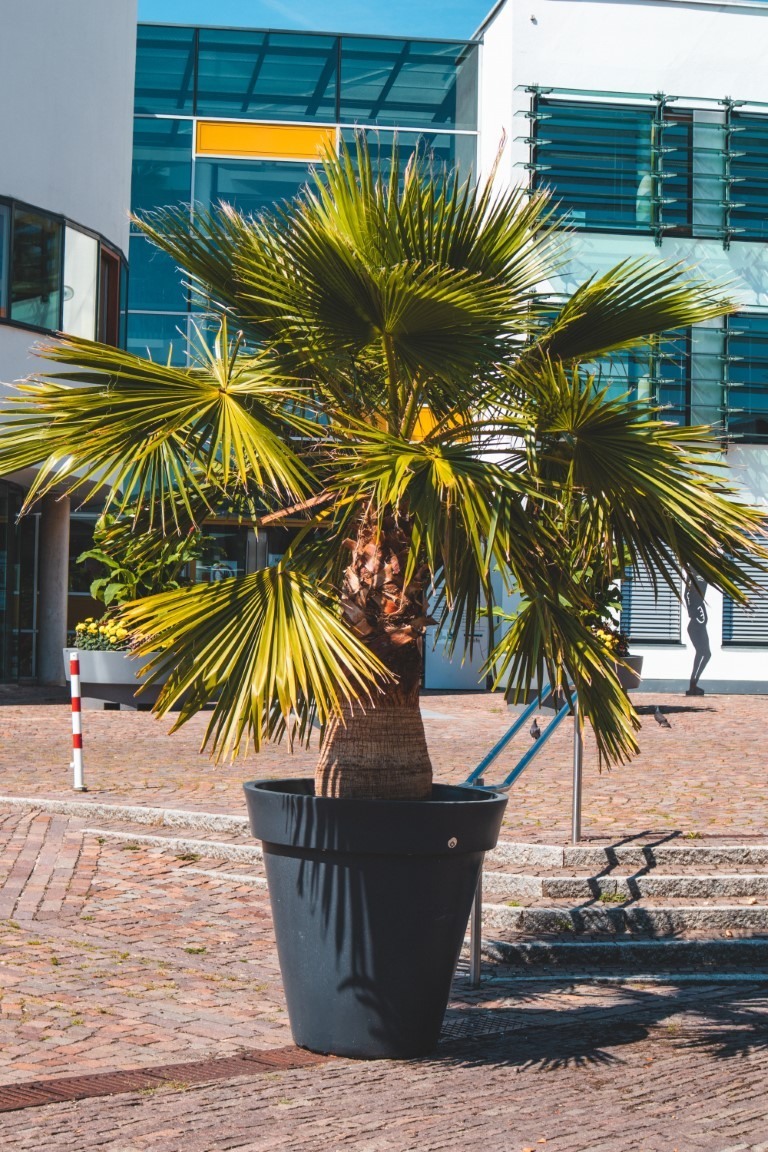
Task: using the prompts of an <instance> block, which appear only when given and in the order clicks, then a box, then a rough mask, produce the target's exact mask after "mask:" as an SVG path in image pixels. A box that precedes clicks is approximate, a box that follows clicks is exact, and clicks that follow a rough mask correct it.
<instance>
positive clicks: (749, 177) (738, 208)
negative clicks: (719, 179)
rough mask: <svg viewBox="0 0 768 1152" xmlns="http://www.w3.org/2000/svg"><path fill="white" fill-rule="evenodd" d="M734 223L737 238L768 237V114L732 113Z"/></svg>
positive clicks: (732, 197) (732, 222) (756, 238)
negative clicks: (767, 207)
mask: <svg viewBox="0 0 768 1152" xmlns="http://www.w3.org/2000/svg"><path fill="white" fill-rule="evenodd" d="M733 127H734V129H735V131H734V133H733V137H732V140H731V147H732V149H733V150H734V155H733V156H732V157H731V164H730V170H731V176H732V177H733V178H734V183H733V184H732V186H731V201H732V204H731V213H730V221H731V226H732V227H733V228H734V229H735V236H736V239H737V240H765V239H766V238H768V211H766V205H768V116H749V115H743V114H742V113H740V112H734V114H733Z"/></svg>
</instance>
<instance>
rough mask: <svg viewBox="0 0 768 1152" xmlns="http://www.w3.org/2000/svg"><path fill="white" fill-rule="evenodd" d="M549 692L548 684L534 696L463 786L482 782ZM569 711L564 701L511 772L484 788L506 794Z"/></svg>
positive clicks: (568, 704) (569, 705)
mask: <svg viewBox="0 0 768 1152" xmlns="http://www.w3.org/2000/svg"><path fill="white" fill-rule="evenodd" d="M549 691H550V687H549V684H545V686H544V688H543V689H542V690H541V692H540V693H539V694H538V695H537V696H536V699H535V700H534V701H533V703H531V704H529V705H528V706H527V707H526V708H524V709H523V711H522V712H521V713H520V715H519V716H518V717H517V719H516V720H515V722H514V724H512V725H511V727H510V728H508V729H507V731H506V732H505V733H504V735H503V736H502V738H501V739H500V740H498V741H497V742H496V744H494V746H493V748H491V750H490V752H489V753H488V754H487V755H486V756H484V757H483V759H482V760H481V761H480V763H479V764H478V766H477V768H475V769H474V771H472V772H470V774H469V776H467V778H466V780H465V781H464V784H465V786H468V787H472V786H473V785H475V784H477V785H479V784H480V781H481V780H483V777H484V773H485V772H486V771H487V769H488V768H489V767H490V766H491V764H493V762H494V760H495V759H496V758H497V757H498V756H500V755H501V753H502V752H503V751H504V749H505V748H506V746H507V745H508V744H509V742H510V741H511V740H512V739H513V738H514V737H515V736H516V735H517V733H518V732H519V731H520V729H521V728H523V727H524V726H525V724H526V723H527V721H528V720H529V719H530V718H531V716H533V714H534V712H537V711H538V710H539V709H540V708H541V701H542V699H544V698H545V697H546V696H547V694H548V693H549ZM570 711H571V704H570V701H567V700H566V703H565V704H563V706H562V708H560V710H559V711H558V712H557V713H556V714H555V716H554V717H553V718H552V719H551V720H550V722H549V724H547V726H546V728H545V729H544V731H543V732H542V734H541V736H539V737H538V739H537V740H536V741H535V742H534V743H533V744H532V745H531V747H530V748H529V749H528V751H527V752H525V753H524V754H523V755H522V756H521V757H520V759H519V760H518V762H517V764H515V766H514V768H513V769H512V771H511V772H510V773H509V775H508V776H506V777H505V778H504V780H503V781H502V782H501V784H486V785H484V787H486V788H491V789H492V790H493V791H494V792H506V791H507V790H508V789H509V788H511V787H512V785H513V784H514V782H515V780H517V778H518V776H520V774H521V773H522V772H524V771H525V769H526V768H527V767H528V765H529V764H530V762H531V760H533V759H534V757H536V756H537V755H538V754H539V752H540V751H541V749H542V748H543V746H544V745H545V744H546V742H547V740H549V738H550V736H553V735H554V733H555V731H556V730H557V728H558V727H559V725H560V724H561V723H562V721H563V720H564V719H565V717H566V716H567V715H568V714H569V712H570Z"/></svg>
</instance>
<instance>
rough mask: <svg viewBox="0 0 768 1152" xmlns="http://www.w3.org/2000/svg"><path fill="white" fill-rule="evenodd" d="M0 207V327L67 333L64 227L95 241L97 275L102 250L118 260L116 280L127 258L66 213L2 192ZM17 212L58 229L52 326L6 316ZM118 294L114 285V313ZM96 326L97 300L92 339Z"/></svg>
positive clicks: (121, 301) (123, 305) (11, 274)
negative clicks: (2, 243) (2, 255)
mask: <svg viewBox="0 0 768 1152" xmlns="http://www.w3.org/2000/svg"><path fill="white" fill-rule="evenodd" d="M0 208H4V209H6V210H7V214H6V220H7V223H6V225H5V229H6V238H7V241H8V260H7V262H6V266H5V268H2V267H0V289H2V291H0V299H4V300H5V301H6V309H5V310H6V313H7V314H6V315H2V314H0V326H7V327H10V328H20V329H21V330H22V331H25V332H39V333H43V334H48V333H52V332H53V333H59V334H61V335H64V336H66V335H67V333H66V332H64V331H63V329H62V322H63V314H64V252H65V245H66V234H67V229H68V228H69V229H72V230H73V231H75V232H81V233H82V234H83V235H85V236H89V237H90V238H91V239H93V240H95V241H96V243H97V245H98V248H97V263H98V269H99V276H100V274H101V260H102V252H104V251H107V252H108V253H109V254H110V255H111V256H112V257H114V258H116V259H117V260H118V262H119V267H120V276H119V280H121V279H122V273H123V269H125V270H127V267H128V261H127V259H126V256H125V253H124V252H123V251H122V249H121V248H119V247H118V246H117V245H116V244H114V243H113V242H112V241H110V240H107V239H106V237H105V236H103V235H102V233H101V232H97V231H95V229H93V228H88V227H86V226H85V225H84V224H80V223H78V221H76V220H72V219H71V218H70V217H68V216H63V215H62V214H61V213H60V212H48V211H47V210H46V209H44V208H40V207H38V205H36V204H30V203H29V202H28V201H26V200H18V199H16V198H15V197H12V196H2V195H0ZM17 211H21V212H29V213H34V214H35V215H37V216H41V217H43V218H44V219H46V220H50V221H53V222H54V223H55V224H57V225H58V226H59V228H60V229H61V258H60V261H59V269H58V274H59V276H58V279H59V306H58V314H57V317H56V320H57V327H55V328H44V327H42V326H41V325H39V324H28V323H27V322H26V321H25V320H17V319H13V318H12V317H11V316H10V307H11V299H10V294H11V287H12V285H13V263H14V260H13V254H14V242H13V238H14V221H15V218H16V213H17ZM0 227H3V225H2V221H1V220H0ZM99 292H100V285H98V284H97V296H98V294H99ZM120 297H121V290H120V286H118V314H119V313H120V310H121V309H122V308H124V307H125V301H123V300H122V299H121V298H120ZM100 325H101V318H100V315H99V307H98V301H97V312H96V323H95V325H94V338H96V337H97V335H98V332H99V331H100ZM117 346H118V347H119V346H120V345H117Z"/></svg>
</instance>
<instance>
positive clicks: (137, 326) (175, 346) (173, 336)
mask: <svg viewBox="0 0 768 1152" xmlns="http://www.w3.org/2000/svg"><path fill="white" fill-rule="evenodd" d="M186 331H187V317H186V314H183V315H178V316H163V315H161V314H158V313H156V312H130V313H129V314H128V340H127V348H128V351H129V352H134V353H135V354H136V355H137V356H148V357H149V358H150V359H151V360H155V361H162V362H163V363H164V362H165V361H166V360H167V359H168V350H169V348H170V349H172V354H171V363H172V364H179V365H185V364H186V362H187V341H186Z"/></svg>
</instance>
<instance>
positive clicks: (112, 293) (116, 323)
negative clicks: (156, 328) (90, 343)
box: [99, 244, 125, 346]
mask: <svg viewBox="0 0 768 1152" xmlns="http://www.w3.org/2000/svg"><path fill="white" fill-rule="evenodd" d="M123 267H124V266H123ZM122 279H123V268H121V266H120V257H119V256H118V255H117V253H116V252H111V251H110V249H109V248H107V247H106V245H104V244H102V246H101V254H100V258H99V340H100V341H101V342H102V344H115V345H120V346H123V345H124V343H125V339H124V336H123V333H122V332H121V330H120V298H121V295H123V294H124V289H123V288H122V287H121V282H122Z"/></svg>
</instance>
